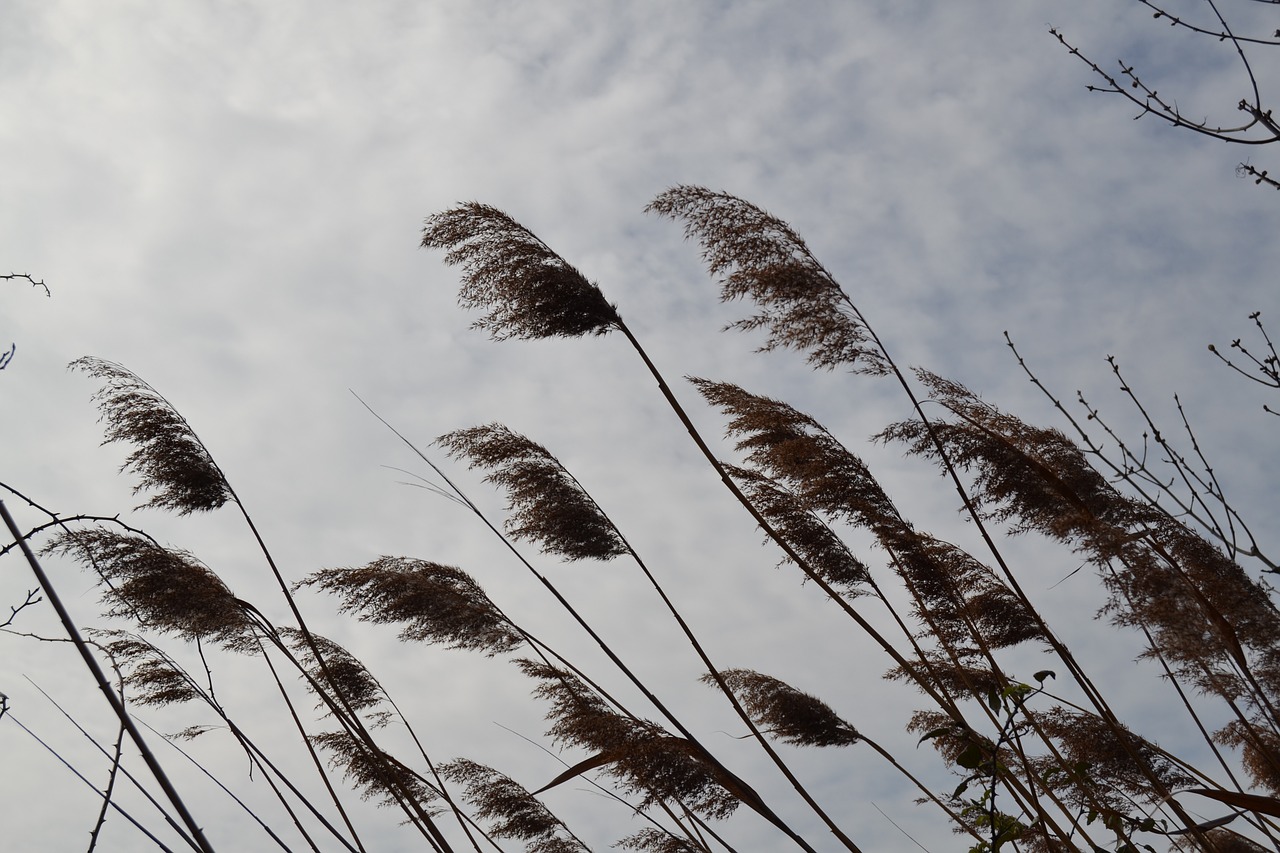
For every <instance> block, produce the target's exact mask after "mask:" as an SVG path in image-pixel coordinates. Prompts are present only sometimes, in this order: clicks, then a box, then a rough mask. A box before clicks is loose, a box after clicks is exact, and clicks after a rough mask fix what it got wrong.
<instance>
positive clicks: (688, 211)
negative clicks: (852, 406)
mask: <svg viewBox="0 0 1280 853" xmlns="http://www.w3.org/2000/svg"><path fill="white" fill-rule="evenodd" d="M645 210H646V211H647V212H650V213H657V214H659V215H660V216H665V217H667V218H668V219H675V220H681V221H683V222H684V233H685V237H686V238H688V239H694V240H697V241H698V242H699V243H700V244H701V245H702V258H703V260H704V261H705V262H706V264H707V269H708V272H709V273H710V275H711V276H713V277H716V278H719V280H720V299H721V300H722V301H724V302H731V301H734V300H737V299H751V300H752V301H754V302H755V303H756V305H758V306H759V307H760V308H761V309H762V310H761V312H760V313H759V314H756V315H754V316H752V317H748V318H746V319H744V320H738V321H736V322H734V323H731V324H729V325H728V326H727V327H726V328H727V329H739V330H742V331H752V330H754V329H766V330H767V331H768V339H767V340H766V342H765V344H764V346H763V347H761V348H760V349H761V351H769V350H774V349H778V348H787V349H794V350H799V351H802V352H807V353H808V356H807V359H808V361H809V363H810V364H812V365H814V366H815V367H819V368H825V369H833V368H835V367H839V366H847V367H849V368H851V369H853V370H855V371H856V372H859V373H867V374H871V375H877V376H879V375H884V374H887V373H889V372H890V366H889V364H888V362H887V360H886V359H885V357H884V354H883V353H882V352H881V350H880V347H879V345H878V344H877V343H875V340H874V336H873V335H871V333H870V330H869V329H868V327H867V325H866V323H865V322H864V321H863V320H862V318H861V317H859V316H858V314H857V312H856V311H854V310H852V308H853V306H852V304H851V303H850V302H849V299H848V297H847V296H846V295H845V293H844V291H843V290H841V289H840V285H839V284H838V283H837V282H836V280H835V279H834V278H833V277H832V276H831V273H829V272H827V270H826V268H825V267H823V266H822V264H820V263H819V262H818V260H817V258H815V257H814V256H813V254H812V253H811V252H810V251H809V247H808V246H806V245H805V242H804V240H803V239H801V237H800V235H799V234H797V233H796V232H795V231H794V230H793V229H792V228H791V226H790V225H788V224H787V223H785V222H783V221H782V220H781V219H778V218H777V217H776V216H773V215H771V214H769V213H766V212H765V211H763V210H761V209H760V208H758V207H756V206H755V205H752V204H750V203H748V202H745V201H743V200H742V199H740V198H737V197H735V196H732V195H729V194H728V193H723V192H713V191H711V190H708V189H706V188H704V187H697V186H677V187H672V188H671V189H669V190H667V191H666V192H664V193H662V194H661V195H659V196H658V197H657V198H655V199H654V200H653V201H652V202H650V203H649V205H648V206H647V207H646V208H645Z"/></svg>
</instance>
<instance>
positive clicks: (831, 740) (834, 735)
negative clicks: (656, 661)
mask: <svg viewBox="0 0 1280 853" xmlns="http://www.w3.org/2000/svg"><path fill="white" fill-rule="evenodd" d="M720 676H721V677H722V678H723V679H724V680H725V683H727V684H728V685H729V687H730V688H731V689H732V690H733V692H734V693H735V694H736V695H737V696H738V698H739V699H741V700H742V704H743V705H744V706H745V707H746V709H747V712H748V713H749V714H751V719H752V720H754V721H755V723H756V725H758V726H760V728H762V729H764V730H766V731H768V732H771V733H772V734H775V735H777V736H778V737H780V738H782V739H783V740H784V741H786V742H787V743H792V744H795V745H796V746H848V745H849V744H853V743H857V742H858V741H859V740H861V735H859V734H858V730H857V729H855V728H854V727H853V726H852V725H851V724H850V723H848V722H846V721H844V720H843V719H841V718H840V716H839V715H838V714H837V713H836V712H835V711H833V710H832V709H831V706H830V705H828V704H827V703H825V702H823V701H822V700H821V699H819V698H817V697H816V696H811V695H810V694H808V693H804V692H801V691H799V690H797V689H795V688H794V687H792V686H791V685H789V684H786V683H785V682H782V681H779V680H778V679H776V678H773V677H772V676H769V675H763V674H761V673H759V672H754V671H752V670H749V669H726V670H722V671H721V672H720ZM702 681H703V682H704V683H707V684H714V683H715V679H714V678H713V677H712V676H711V675H710V674H707V675H704V676H702Z"/></svg>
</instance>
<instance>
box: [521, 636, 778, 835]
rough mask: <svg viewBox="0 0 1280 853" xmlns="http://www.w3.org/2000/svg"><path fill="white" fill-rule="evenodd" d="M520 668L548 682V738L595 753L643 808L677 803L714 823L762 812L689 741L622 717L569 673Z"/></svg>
mask: <svg viewBox="0 0 1280 853" xmlns="http://www.w3.org/2000/svg"><path fill="white" fill-rule="evenodd" d="M517 663H518V664H519V665H520V667H521V669H523V670H524V672H525V674H527V675H529V676H531V677H533V678H537V679H539V680H540V681H541V682H542V683H541V684H539V685H538V687H537V688H536V689H535V690H534V695H536V696H539V697H541V698H543V699H547V700H549V701H550V702H551V710H550V711H549V712H548V714H547V719H548V720H550V721H551V728H550V729H549V730H548V731H547V734H548V735H550V736H551V737H553V738H554V739H555V740H556V741H557V742H560V743H566V744H571V745H573V746H579V747H582V748H584V749H587V750H589V751H590V752H591V754H592V755H593V756H595V757H596V760H597V761H598V762H599V766H601V768H602V769H603V770H604V771H605V772H606V773H608V774H609V775H611V776H613V777H614V778H615V779H617V780H618V781H619V783H620V785H621V787H622V789H623V791H624V792H625V793H628V794H634V795H637V796H639V797H641V798H642V800H641V803H640V806H641V808H647V807H648V806H651V805H655V804H657V803H661V802H665V801H672V802H678V803H682V804H683V805H684V806H685V807H687V808H689V809H692V810H693V811H695V812H698V813H699V814H701V815H703V816H704V817H711V818H725V817H728V816H729V815H730V814H732V813H733V812H734V811H735V810H736V809H737V807H738V805H739V804H740V803H742V802H747V803H748V804H749V805H752V807H753V808H756V806H755V805H754V803H755V802H756V801H758V799H759V798H758V796H756V795H755V793H754V792H753V791H750V789H746V788H745V784H744V783H741V780H737V779H728V778H724V779H722V778H720V776H721V775H722V773H723V771H720V770H719V768H714V767H712V766H711V765H710V764H709V763H708V762H707V761H705V760H704V759H703V758H702V757H701V753H700V751H699V750H698V748H697V747H696V746H694V745H693V744H692V743H690V742H689V741H687V740H685V739H684V738H680V737H675V736H673V735H670V734H668V733H667V732H666V731H665V730H664V729H663V728H662V727H661V726H659V725H658V724H657V723H653V722H649V721H648V720H640V719H635V718H633V717H624V716H622V715H621V714H618V713H616V712H615V711H613V710H612V709H610V708H609V707H608V706H607V705H606V704H605V702H604V700H603V699H601V698H600V697H599V696H598V695H597V694H595V693H593V692H592V691H591V690H589V689H588V688H587V686H586V685H585V684H583V683H582V682H581V681H580V680H579V679H578V678H576V677H575V676H574V675H573V674H572V673H570V672H568V671H567V670H563V669H557V668H555V667H552V666H548V665H546V664H543V663H539V662H537V661H529V660H521V661H517ZM730 788H735V789H737V790H736V791H735V792H731V791H730ZM735 794H736V795H735Z"/></svg>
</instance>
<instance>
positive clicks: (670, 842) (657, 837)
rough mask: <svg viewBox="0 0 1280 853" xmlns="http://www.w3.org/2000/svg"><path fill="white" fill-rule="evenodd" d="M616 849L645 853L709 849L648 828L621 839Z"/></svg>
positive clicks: (689, 852)
mask: <svg viewBox="0 0 1280 853" xmlns="http://www.w3.org/2000/svg"><path fill="white" fill-rule="evenodd" d="M614 846H615V847H619V848H621V849H623V850H643V851H645V853H706V851H707V850H708V849H709V848H708V847H705V846H699V845H697V844H695V843H694V842H692V841H690V840H689V839H688V838H681V837H680V836H678V835H673V834H672V833H670V832H666V831H664V830H661V829H655V828H654V827H652V826H647V827H645V828H644V829H642V830H640V831H639V832H633V833H632V834H631V835H628V836H627V837H626V838H623V839H620V840H619V841H618V843H617V844H615V845H614Z"/></svg>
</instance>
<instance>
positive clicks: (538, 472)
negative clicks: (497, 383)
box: [436, 424, 627, 560]
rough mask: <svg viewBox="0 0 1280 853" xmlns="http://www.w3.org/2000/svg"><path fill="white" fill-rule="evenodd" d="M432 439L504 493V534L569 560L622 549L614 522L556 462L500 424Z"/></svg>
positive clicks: (614, 553) (603, 555)
mask: <svg viewBox="0 0 1280 853" xmlns="http://www.w3.org/2000/svg"><path fill="white" fill-rule="evenodd" d="M436 443H437V444H439V445H441V446H442V447H444V448H446V449H447V450H448V452H449V455H450V456H451V457H453V458H462V459H467V460H468V461H469V463H470V467H471V468H483V469H485V470H487V471H489V474H488V475H487V476H486V477H485V480H486V481H487V482H490V483H493V484H494V485H496V486H498V487H499V488H502V489H505V490H506V493H507V509H508V511H509V512H510V516H509V517H508V519H507V521H506V529H507V532H508V533H510V534H511V537H512V538H513V539H520V540H525V541H531V542H536V543H538V544H539V545H540V546H541V547H542V548H543V550H545V551H546V552H547V553H551V554H558V555H560V556H562V557H565V558H566V559H569V560H588V559H589V560H607V559H610V558H612V557H616V556H619V555H622V554H626V553H627V546H626V543H625V542H623V541H622V537H621V536H620V535H619V533H618V530H617V528H616V527H614V525H613V522H612V521H610V520H609V518H608V517H607V516H606V515H605V514H604V512H603V511H601V509H600V507H599V506H598V505H597V504H596V502H595V501H594V500H592V499H591V496H590V495H588V494H587V492H586V491H585V490H584V489H583V488H582V485H581V484H580V483H579V482H578V481H577V480H576V479H575V478H574V476H573V475H572V474H570V473H569V471H568V470H567V469H566V468H565V467H564V466H563V465H561V464H560V460H558V459H556V458H555V457H554V456H552V455H551V453H550V451H548V450H547V449H546V448H545V447H543V446H542V445H540V444H538V443H537V442H534V441H532V440H530V439H528V438H526V437H524V436H523V435H520V434H519V433H516V432H513V431H512V430H510V429H508V428H507V427H505V426H503V425H502V424H489V425H487V426H477V427H471V428H469V429H461V430H456V431H454V432H450V433H447V434H445V435H442V436H441V437H440V438H438V439H436Z"/></svg>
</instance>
